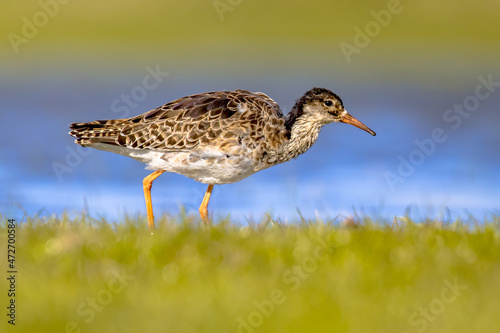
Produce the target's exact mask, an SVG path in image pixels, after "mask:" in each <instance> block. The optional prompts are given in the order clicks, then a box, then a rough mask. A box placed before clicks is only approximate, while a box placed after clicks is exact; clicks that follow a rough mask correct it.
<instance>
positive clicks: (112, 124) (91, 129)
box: [69, 119, 124, 147]
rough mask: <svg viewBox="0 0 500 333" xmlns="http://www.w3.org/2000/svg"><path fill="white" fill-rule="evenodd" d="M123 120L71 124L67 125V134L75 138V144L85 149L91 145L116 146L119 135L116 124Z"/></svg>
mask: <svg viewBox="0 0 500 333" xmlns="http://www.w3.org/2000/svg"><path fill="white" fill-rule="evenodd" d="M123 121H124V119H112V120H95V121H91V122H89V123H72V124H70V125H69V128H70V129H71V131H70V132H69V134H70V135H71V136H72V137H74V138H76V140H75V143H78V144H79V145H81V146H83V147H86V146H90V145H92V144H93V143H107V144H114V145H116V144H117V142H116V139H117V138H118V134H119V133H120V127H119V126H117V125H118V124H120V123H122V122H123Z"/></svg>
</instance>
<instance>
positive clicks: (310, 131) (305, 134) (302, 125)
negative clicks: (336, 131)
mask: <svg viewBox="0 0 500 333" xmlns="http://www.w3.org/2000/svg"><path fill="white" fill-rule="evenodd" d="M289 125H290V127H289V131H290V139H289V140H288V141H287V142H285V143H284V144H283V146H282V147H281V149H280V151H279V153H278V155H279V163H283V162H286V161H289V160H291V159H292V158H295V157H297V156H299V155H300V154H303V153H305V152H306V151H307V150H308V149H309V148H311V146H312V145H313V144H314V143H315V142H316V140H317V139H318V135H319V132H320V130H321V128H322V127H323V124H321V123H319V122H317V121H314V120H313V119H308V118H306V117H304V116H301V117H297V118H295V119H293V122H291V123H289Z"/></svg>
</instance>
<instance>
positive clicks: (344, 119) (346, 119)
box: [340, 111, 377, 136]
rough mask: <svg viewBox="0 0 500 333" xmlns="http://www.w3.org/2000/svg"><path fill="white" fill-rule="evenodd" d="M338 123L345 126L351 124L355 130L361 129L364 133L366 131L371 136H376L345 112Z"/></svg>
mask: <svg viewBox="0 0 500 333" xmlns="http://www.w3.org/2000/svg"><path fill="white" fill-rule="evenodd" d="M340 122H342V123H346V124H351V125H353V126H356V127H357V128H361V129H362V130H364V131H367V132H368V133H370V134H371V135H373V136H375V135H377V134H376V133H375V132H374V131H372V130H371V129H370V128H369V127H368V126H366V125H365V124H363V123H362V122H360V121H359V120H357V119H356V118H354V117H353V116H351V115H350V114H349V113H347V111H346V112H345V113H344V115H343V116H341V118H340Z"/></svg>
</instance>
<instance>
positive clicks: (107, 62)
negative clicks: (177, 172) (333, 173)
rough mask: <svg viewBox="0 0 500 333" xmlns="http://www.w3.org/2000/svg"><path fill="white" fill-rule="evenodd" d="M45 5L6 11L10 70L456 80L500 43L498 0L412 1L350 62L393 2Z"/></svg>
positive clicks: (492, 56)
mask: <svg viewBox="0 0 500 333" xmlns="http://www.w3.org/2000/svg"><path fill="white" fill-rule="evenodd" d="M40 2H42V3H47V4H49V3H50V4H52V3H56V4H58V5H57V6H58V8H57V9H54V10H56V11H57V13H56V14H55V15H54V17H50V18H49V19H48V22H47V23H46V24H45V25H44V26H41V27H40V28H38V32H37V33H36V35H35V36H34V37H33V38H28V39H29V42H28V43H27V44H21V45H20V46H19V52H18V53H15V52H14V51H13V47H12V45H11V43H10V42H9V40H8V38H7V35H8V33H9V32H13V33H16V34H18V35H21V29H22V26H23V22H22V20H21V18H22V17H26V18H27V19H28V20H29V21H31V22H33V16H34V15H35V13H37V12H38V11H40V10H42V6H41V5H40ZM40 2H39V1H23V2H14V1H8V2H6V3H4V4H3V6H2V20H1V22H0V30H1V31H2V32H3V33H2V35H3V36H5V38H3V44H4V51H3V52H2V53H3V58H4V59H3V64H4V66H3V67H4V70H6V71H7V72H10V73H12V74H15V75H33V74H34V73H45V72H46V71H47V70H48V69H47V67H46V66H54V67H57V68H59V69H65V70H82V71H84V72H85V73H87V72H89V71H90V72H92V71H100V72H101V73H102V74H103V75H106V74H109V75H116V73H114V72H115V71H117V72H121V73H123V72H135V71H140V70H142V66H137V64H140V63H144V62H146V63H161V64H168V66H167V67H169V68H171V67H175V68H176V69H177V70H179V69H181V68H182V71H186V72H195V73H198V74H201V73H204V74H205V75H215V76H219V75H223V74H224V75H226V74H232V75H249V74H253V75H258V74H259V73H269V71H276V72H279V71H281V70H283V68H286V69H287V70H288V71H290V70H293V71H296V72H297V73H303V72H306V73H308V74H315V75H325V76H331V75H339V72H347V74H340V75H345V77H346V79H349V80H362V79H368V80H369V79H380V77H381V76H382V77H383V78H384V80H387V79H391V78H395V79H397V80H400V79H401V78H402V77H404V80H408V81H414V80H415V81H420V80H422V81H424V82H425V83H428V84H432V85H442V84H445V85H450V84H451V85H453V84H456V83H457V82H461V79H469V76H468V75H469V74H470V73H471V72H473V73H477V72H480V71H481V70H483V69H484V68H483V67H484V66H490V65H491V63H492V62H494V61H495V60H496V59H497V55H498V51H499V48H500V46H499V43H498V41H499V40H500V30H499V29H498V11H499V10H500V3H499V2H498V1H495V0H483V1H467V0H459V1H430V0H427V1H425V0H423V1H404V0H402V1H400V2H399V7H398V8H400V12H399V13H398V14H394V15H392V17H391V21H390V23H389V24H388V25H387V26H386V27H382V28H381V31H380V33H379V34H378V35H377V36H375V37H373V38H372V40H371V42H370V44H369V45H368V46H367V47H365V48H364V49H362V51H361V53H360V54H354V55H353V61H352V62H351V64H350V65H349V66H347V63H346V60H345V57H344V55H343V53H342V51H341V49H340V46H339V45H340V43H341V42H346V43H351V44H353V39H354V37H355V31H354V28H355V27H359V28H361V29H362V30H363V29H364V27H365V25H366V24H367V23H368V22H370V21H372V20H374V18H373V16H372V14H371V12H372V11H375V12H380V11H381V10H386V9H387V7H388V3H392V2H391V1H357V2H352V1H347V0H339V1H307V2H306V1H293V0H292V1H286V2H285V1H271V2H270V1H261V0H260V1H259V0H254V1H246V0H241V1H236V0H233V1H229V0H220V1H175V2H174V1H131V0H124V1H103V2H88V1H85V2H84V1H68V3H67V4H59V3H58V2H56V1H55V0H54V1H40ZM51 6H54V5H53V4H52V5H51ZM49 7H50V6H49ZM216 8H218V10H217V9H216ZM218 11H219V12H218ZM221 18H222V19H221ZM39 21H40V22H43V19H39ZM424 66H425V67H426V68H428V70H421V69H422V67H424ZM429 66H430V67H429ZM431 69H433V70H438V71H439V72H433V71H431ZM430 73H434V74H441V75H432V77H429V74H430Z"/></svg>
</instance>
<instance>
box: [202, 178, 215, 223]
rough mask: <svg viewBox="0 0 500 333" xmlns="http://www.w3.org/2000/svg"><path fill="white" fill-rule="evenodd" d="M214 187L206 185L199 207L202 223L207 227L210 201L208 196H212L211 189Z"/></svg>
mask: <svg viewBox="0 0 500 333" xmlns="http://www.w3.org/2000/svg"><path fill="white" fill-rule="evenodd" d="M213 188H214V186H213V185H212V184H210V185H208V188H207V192H205V196H204V197H203V201H202V202H201V205H200V216H201V219H202V220H203V222H205V224H206V225H208V208H207V206H208V201H209V200H210V195H211V194H212V189H213Z"/></svg>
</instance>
